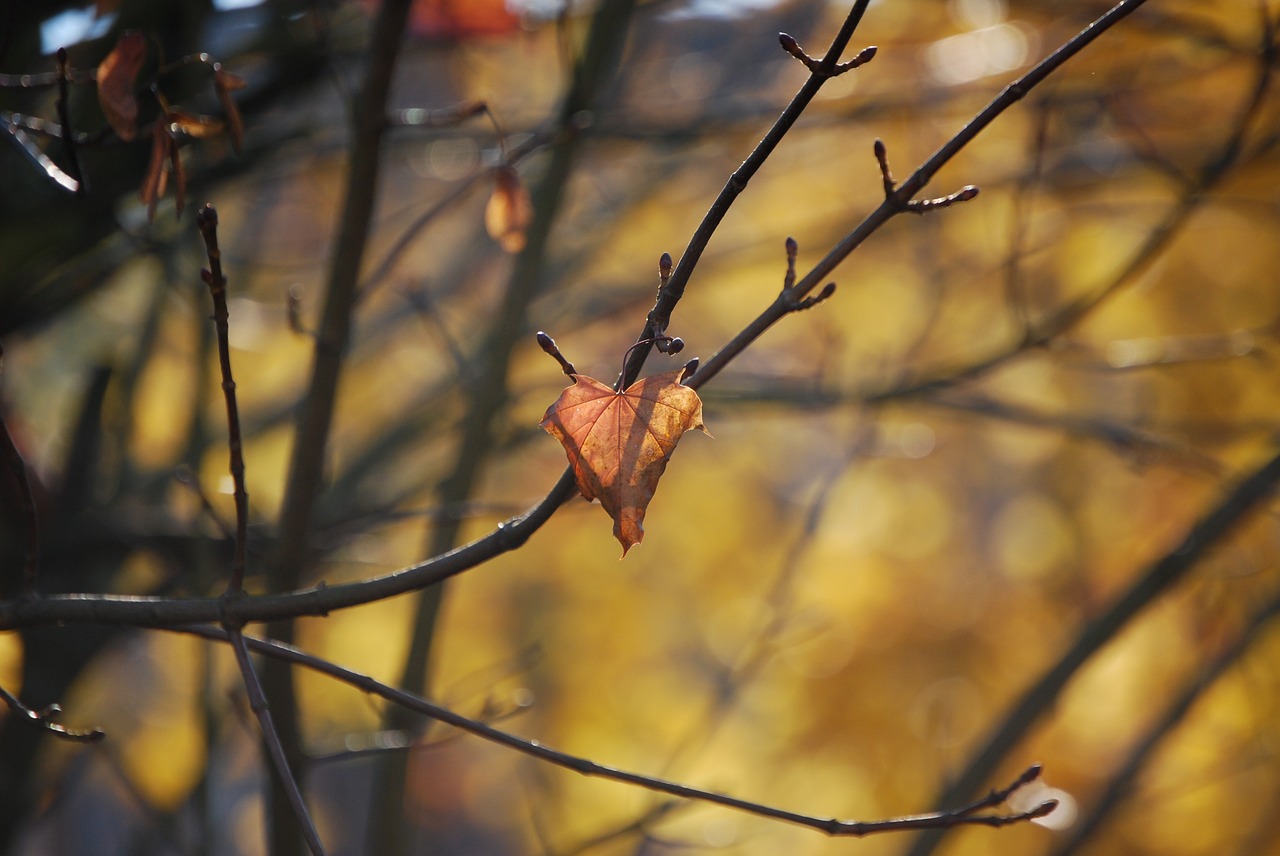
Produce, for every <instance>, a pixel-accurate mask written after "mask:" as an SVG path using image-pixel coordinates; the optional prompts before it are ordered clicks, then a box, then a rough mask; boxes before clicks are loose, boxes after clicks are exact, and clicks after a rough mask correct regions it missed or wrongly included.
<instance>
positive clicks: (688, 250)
mask: <svg viewBox="0 0 1280 856" xmlns="http://www.w3.org/2000/svg"><path fill="white" fill-rule="evenodd" d="M868 5H870V0H857V2H855V3H854V4H853V8H852V9H850V10H849V15H848V17H846V18H845V20H844V24H843V25H841V27H840V30H839V32H837V33H836V36H835V38H834V39H832V41H831V46H830V47H829V48H828V49H827V52H826V54H825V55H824V56H823V57H822V60H821V62H819V63H818V64H817V66H816V67H811V70H810V74H809V79H808V80H806V81H805V82H804V84H803V85H802V86H801V87H800V90H799V91H798V92H797V93H796V94H795V96H794V97H793V98H792V99H791V101H790V103H788V104H787V106H786V107H785V108H783V111H782V114H781V115H780V116H778V118H777V120H776V121H775V122H774V123H773V127H771V128H770V129H769V130H768V131H767V132H766V133H765V135H764V137H763V138H761V140H760V142H759V143H758V144H757V145H756V147H755V149H753V150H752V152H751V154H749V155H748V156H747V159H746V160H744V161H743V162H742V165H741V166H739V167H738V168H737V169H736V170H734V172H733V174H732V175H730V176H729V180H728V181H727V182H725V185H724V187H723V188H722V189H721V191H720V194H719V195H718V196H717V197H716V199H715V201H714V202H712V203H711V207H710V208H709V209H708V210H707V213H706V214H705V215H704V216H703V218H702V222H701V223H699V224H698V228H697V229H695V230H694V233H693V237H691V238H690V239H689V244H688V246H687V247H685V250H684V254H683V255H681V256H680V263H679V264H677V265H676V268H675V270H674V271H673V272H672V274H671V277H670V279H669V280H668V281H667V282H666V284H665V287H664V288H663V289H662V290H661V291H660V292H659V293H658V299H657V301H656V302H655V303H654V306H653V309H651V310H649V315H648V317H647V318H646V319H645V324H644V328H643V329H642V330H641V331H640V335H639V336H637V337H636V341H637V342H642V341H645V340H653V339H655V338H656V337H658V336H661V335H662V334H664V333H666V332H667V327H668V326H669V325H670V323H671V313H672V312H674V311H675V308H676V304H678V303H679V302H680V298H682V297H683V296H684V291H685V287H686V286H687V285H688V284H689V278H690V277H691V276H692V275H693V270H694V268H695V267H696V266H697V264H698V260H699V259H701V258H702V253H703V251H704V250H706V248H707V244H709V243H710V242H711V236H712V235H714V234H715V232H716V230H717V229H718V228H720V222H721V221H722V220H724V217H725V215H726V214H728V213H729V208H730V207H732V206H733V203H734V201H735V200H736V199H737V198H738V195H739V194H741V193H742V191H743V190H745V189H746V187H747V183H748V182H749V181H751V179H752V177H753V176H754V175H755V174H756V172H758V171H759V169H760V167H761V166H763V165H764V162H765V161H766V160H767V159H768V158H769V156H770V155H771V154H773V151H774V149H776V148H777V147H778V144H779V143H781V142H782V138H783V137H784V136H786V134H787V132H788V131H790V130H791V127H792V126H793V125H794V124H795V123H796V120H797V119H799V118H800V114H802V113H803V112H804V111H805V108H806V107H808V106H809V102H811V101H812V100H813V99H814V97H815V96H816V95H817V94H818V90H819V89H821V88H822V85H823V84H824V83H826V82H827V81H828V80H830V79H831V76H832V70H833V69H835V68H836V66H837V64H838V63H839V60H840V54H842V53H843V52H844V49H845V48H846V47H847V46H848V44H849V40H850V39H852V38H853V33H854V31H855V30H856V29H857V28H858V24H860V23H861V22H862V16H863V14H864V13H865V12H866V11H867V6H868ZM786 39H791V37H790V36H787V37H786ZM786 39H783V40H782V45H783V48H784V49H787V50H788V51H789V52H791V51H790V49H789V48H788V47H787V41H786ZM794 41H795V40H794V39H791V42H793V43H794ZM796 50H797V51H798V50H799V46H798V45H797V46H796ZM801 53H803V51H801ZM864 53H865V52H864ZM793 55H794V53H793ZM862 55H863V54H859V56H862ZM872 55H874V51H873V52H872ZM870 58H871V57H870V56H867V57H866V59H870ZM863 61H864V62H865V61H866V60H863ZM832 267H834V265H833V266H832ZM650 347H651V346H645V347H642V348H638V349H637V350H636V351H635V352H634V353H633V354H632V356H631V359H630V360H628V361H627V365H626V367H625V369H624V370H623V372H622V375H621V377H619V378H618V384H617V388H618V389H625V388H626V387H627V386H630V385H631V384H632V383H634V382H635V380H636V378H638V377H639V376H640V369H641V368H642V367H643V366H644V361H645V359H646V358H647V357H648V356H649V349H650Z"/></svg>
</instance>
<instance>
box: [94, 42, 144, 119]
mask: <svg viewBox="0 0 1280 856" xmlns="http://www.w3.org/2000/svg"><path fill="white" fill-rule="evenodd" d="M146 58H147V40H146V38H145V37H144V36H143V35H142V33H138V32H128V33H124V34H123V35H121V36H120V39H119V41H117V42H116V46H115V47H114V48H112V50H111V53H109V54H107V57H106V59H104V60H103V61H102V62H101V63H100V64H99V65H98V103H99V104H100V105H101V106H102V113H103V115H104V116H106V118H107V122H108V123H109V124H110V125H111V129H112V130H113V131H115V132H116V136H118V137H119V138H120V139H122V140H132V139H133V138H134V137H135V136H136V135H137V132H138V129H137V121H138V100H137V99H136V98H135V97H134V94H133V93H134V81H135V80H136V79H137V77H138V71H139V70H140V69H141V68H142V64H143V62H145V61H146Z"/></svg>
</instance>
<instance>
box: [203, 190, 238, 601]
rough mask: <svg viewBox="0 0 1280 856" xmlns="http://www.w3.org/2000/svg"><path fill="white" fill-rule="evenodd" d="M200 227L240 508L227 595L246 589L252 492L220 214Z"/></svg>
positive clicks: (211, 214)
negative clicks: (238, 401) (220, 246)
mask: <svg viewBox="0 0 1280 856" xmlns="http://www.w3.org/2000/svg"><path fill="white" fill-rule="evenodd" d="M196 227H197V228H198V229H199V230H200V236H201V237H202V238H204V246H205V250H206V252H207V254H208V256H209V269H208V270H204V271H201V277H202V278H203V279H204V282H205V284H206V285H208V286H209V294H210V296H211V297H212V298H213V324H214V328H215V329H216V331H217V336H218V365H219V367H220V368H221V369H222V395H223V397H224V398H225V399H226V403H227V447H228V449H229V452H230V458H231V462H230V468H231V481H232V489H233V491H234V498H235V505H236V533H235V552H234V558H233V559H232V563H231V578H230V579H229V580H228V581H227V594H231V595H234V594H239V593H240V592H242V591H243V590H244V572H245V551H246V549H247V547H246V544H247V542H248V532H249V493H248V491H246V490H245V484H244V444H243V442H242V440H241V437H240V409H239V407H238V406H237V405H236V382H235V380H234V379H233V378H232V376H231V341H230V328H229V326H228V317H229V315H228V312H227V278H226V277H225V276H224V275H223V273H222V251H221V250H220V249H218V212H217V210H215V209H214V207H213V206H212V205H209V204H205V206H204V207H202V208H201V209H200V210H199V211H198V212H196Z"/></svg>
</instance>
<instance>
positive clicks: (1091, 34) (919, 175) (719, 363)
mask: <svg viewBox="0 0 1280 856" xmlns="http://www.w3.org/2000/svg"><path fill="white" fill-rule="evenodd" d="M1145 2H1146V0H1122V2H1120V3H1119V4H1117V5H1116V6H1115V7H1114V8H1112V9H1111V10H1110V11H1109V12H1107V13H1106V14H1104V15H1102V16H1101V17H1099V18H1098V19H1097V20H1096V21H1094V22H1093V23H1092V24H1090V25H1089V26H1088V27H1086V28H1085V29H1084V30H1082V31H1081V32H1080V33H1078V34H1077V35H1075V36H1074V37H1072V38H1071V39H1070V40H1069V41H1067V42H1066V43H1065V44H1064V45H1062V46H1061V47H1060V48H1058V49H1057V50H1056V51H1054V52H1053V53H1052V54H1050V55H1049V56H1048V57H1046V58H1045V59H1044V60H1042V61H1041V62H1040V63H1039V64H1038V65H1036V66H1035V68H1033V69H1031V70H1030V71H1029V72H1027V73H1026V74H1024V75H1023V76H1022V77H1020V78H1018V79H1017V80H1015V81H1014V82H1013V83H1011V84H1009V85H1008V86H1007V87H1005V89H1004V91H1002V92H1001V93H1000V94H999V95H997V96H996V97H995V98H994V99H993V100H992V101H991V103H990V104H988V105H987V106H986V107H984V108H983V109H982V110H981V111H980V112H979V113H978V115H976V116H975V117H974V118H973V119H971V120H970V121H969V122H968V124H966V125H965V126H964V127H963V128H961V129H960V131H958V132H957V133H956V135H955V136H954V137H952V138H951V139H949V140H948V141H947V142H946V143H944V144H943V146H942V147H941V148H940V149H938V151H936V152H934V153H933V154H932V155H931V156H930V157H929V158H928V159H927V160H926V161H925V162H924V163H922V164H921V165H920V166H919V167H917V168H916V170H915V172H913V173H912V174H911V176H910V177H909V178H908V179H907V180H906V181H904V182H902V183H901V184H894V183H892V176H889V175H888V174H887V173H888V167H887V164H885V165H883V167H882V178H884V180H885V191H886V192H885V201H884V202H882V203H881V204H880V206H879V207H877V208H876V210H875V211H872V212H871V213H870V214H868V215H867V217H866V218H865V219H864V220H863V221H862V222H861V223H859V224H858V225H857V227H855V228H854V229H853V231H851V232H850V233H849V234H848V235H846V236H845V237H844V238H842V239H841V240H840V242H839V243H838V244H836V245H835V247H833V248H832V249H831V251H830V252H829V253H827V255H826V257H825V258H823V259H822V261H820V262H819V263H818V264H817V265H815V266H814V268H813V269H812V270H810V271H809V273H807V274H805V276H804V278H803V279H802V280H800V281H799V282H798V283H796V284H795V286H794V287H793V288H790V289H786V290H784V291H783V292H782V293H781V294H779V295H778V298H777V299H776V300H774V302H773V303H772V304H770V306H769V307H768V308H767V309H766V310H765V311H764V312H762V313H761V314H760V315H759V316H757V317H756V319H755V320H754V321H752V322H751V323H750V324H748V325H747V326H746V328H744V329H743V330H742V332H741V333H739V334H738V335H737V336H735V337H734V338H733V340H732V341H730V343H729V344H728V345H726V346H725V347H724V348H723V349H721V350H720V351H719V352H717V353H716V354H715V355H714V356H712V357H711V359H710V360H708V361H707V364H706V365H705V366H704V367H703V369H702V372H701V373H700V374H701V375H702V378H701V379H700V380H699V381H698V383H699V384H701V383H706V381H708V380H710V379H711V378H712V377H714V376H715V375H717V374H719V373H720V372H721V371H722V370H723V369H724V367H725V366H726V365H727V364H728V363H729V362H730V361H731V360H732V359H733V358H734V357H736V356H737V355H738V354H739V353H741V352H742V351H743V350H745V349H746V347H747V346H748V345H750V344H751V343H752V342H754V341H755V340H756V339H758V338H759V337H760V336H761V335H763V334H764V332H765V331H766V330H768V329H769V328H770V327H772V326H773V325H774V324H776V323H777V322H778V321H779V320H780V319H781V318H783V317H784V316H786V315H788V314H790V313H791V312H794V311H795V304H796V302H797V301H798V300H799V299H800V298H802V297H804V296H805V295H807V294H808V293H809V292H811V291H813V290H814V289H815V288H817V287H818V284H819V283H821V282H823V280H825V279H826V278H827V277H828V276H830V274H831V273H832V271H834V270H835V269H836V267H837V266H838V265H839V264H840V263H841V262H843V261H844V260H845V259H846V258H847V257H848V256H849V254H850V253H852V252H853V251H854V250H855V249H857V248H858V247H859V246H861V245H862V243H863V242H864V241H866V240H867V238H869V237H871V235H873V234H874V233H875V232H876V231H877V230H878V229H879V228H880V227H881V226H883V225H884V224H885V223H887V222H888V221H889V220H890V219H891V218H893V217H894V216H895V215H897V214H899V213H901V212H903V211H905V210H908V205H907V203H909V202H911V201H912V200H913V198H914V197H915V195H916V194H917V193H919V192H920V191H921V190H922V189H924V187H925V185H926V184H928V183H929V180H930V179H931V178H933V176H934V174H936V173H937V172H938V170H940V169H942V167H943V166H945V165H946V164H947V163H948V162H949V161H950V160H951V159H952V158H953V157H955V156H956V155H957V154H958V153H959V152H960V151H961V150H962V149H963V148H964V147H965V146H967V145H968V144H969V143H971V142H972V141H973V139H974V138H975V137H977V136H978V134H979V133H981V132H982V131H983V130H984V129H985V128H986V127H987V126H988V125H990V124H991V123H992V122H994V121H995V120H996V118H997V117H998V116H1000V114H1001V113H1003V112H1004V111H1005V110H1008V109H1009V108H1010V107H1012V106H1013V105H1014V104H1016V103H1017V102H1018V101H1020V100H1021V99H1022V98H1024V97H1025V96H1026V94H1027V93H1028V92H1030V91H1031V90H1032V89H1033V88H1034V87H1035V86H1036V85H1038V84H1039V83H1041V82H1042V81H1043V80H1044V79H1045V78H1047V77H1048V76H1049V75H1050V74H1052V73H1053V72H1054V71H1056V70H1057V69H1058V68H1059V67H1061V66H1062V64H1063V63H1065V62H1066V61H1067V60H1069V59H1071V58H1072V57H1073V56H1075V55H1076V54H1078V53H1079V52H1080V51H1082V50H1083V49H1084V48H1085V47H1086V46H1087V45H1089V44H1090V43H1092V42H1093V41H1094V40H1095V39H1097V38H1098V37H1099V36H1101V35H1102V34H1103V33H1104V32H1106V31H1107V30H1108V29H1110V28H1111V27H1113V26H1115V25H1116V24H1117V23H1119V22H1120V21H1121V20H1122V19H1124V18H1125V17H1126V16H1127V15H1129V14H1131V13H1132V12H1134V11H1135V10H1136V9H1137V8H1138V7H1139V6H1141V5H1142V4H1143V3H1145ZM879 151H880V148H879V147H877V148H876V154H877V155H879ZM971 192H973V191H969V190H961V191H959V192H958V194H953V196H958V195H959V194H964V193H971ZM946 198H947V197H943V199H946ZM930 201H932V202H934V203H935V204H934V205H933V207H938V204H937V202H938V201H935V200H930ZM954 201H959V200H958V199H955V200H953V202H954ZM948 204H951V203H948ZM683 264H684V260H683V259H682V260H681V265H682V266H683ZM678 273H679V269H677V274H678ZM673 279H674V277H673ZM828 285H829V284H828ZM825 287H826V286H824V288H825ZM637 368H638V367H637Z"/></svg>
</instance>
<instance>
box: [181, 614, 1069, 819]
mask: <svg viewBox="0 0 1280 856" xmlns="http://www.w3.org/2000/svg"><path fill="white" fill-rule="evenodd" d="M171 629H173V630H175V631H177V632H181V633H192V634H195V635H197V636H203V637H204V638H206V639H218V640H228V639H230V641H232V643H233V644H235V639H234V638H231V637H230V635H229V634H228V633H227V632H226V631H224V630H220V629H218V628H214V627H204V626H196V627H174V628H171ZM240 644H242V645H243V646H244V647H246V648H253V649H254V650H255V651H257V652H259V653H262V654H265V655H267V656H270V657H273V658H277V659H280V660H283V661H285V662H288V663H291V664H293V665H297V666H303V667H305V668H307V669H311V670H313V671H316V672H320V673H322V674H325V675H329V676H330V677H333V678H336V679H337V680H340V681H342V682H343V683H346V684H349V685H350V686H353V687H355V688H357V689H359V690H362V691H363V692H366V693H369V694H371V695H376V696H379V697H381V698H384V699H387V700H388V701H390V702H392V703H393V704H396V705H398V706H401V707H404V708H407V709H409V710H413V711H416V712H417V713H420V714H422V715H424V716H427V717H430V718H431V719H435V720H438V721H440V722H443V723H445V724H446V725H451V726H453V727H454V728H458V729H461V730H462V731H466V732H467V733H469V734H473V735H475V736H477V737H480V738H482V739H484V740H488V741H490V742H491V743H496V744H498V745H500V746H505V747H507V748H508V749H514V750H515V751H517V752H521V753H523V754H525V755H529V756H531V757H534V758H538V759H540V760H542V761H546V762H548V763H550V764H554V765H555V766H557V767H562V768H564V769H567V770H572V771H573V772H575V773H581V774H582V775H584V776H594V777H597V778H603V779H609V780H610V781H615V782H621V783H624V784H629V785H636V786H638V787H642V788H645V789H647V790H652V791H657V792H658V793H664V794H669V795H671V796H675V797H680V798H682V799H689V800H697V801H699V802H704V803H710V804H712V805H719V806H723V807H725V808H731V809H735V810H737V811H743V812H747V813H749V814H753V815H756V816H758V817H767V818H771V819H773V820H780V821H785V822H787V823H793V824H797V825H799V826H805V827H808V828H810V829H815V830H818V831H819V832H823V833H826V834H827V835H832V836H853V837H861V836H864V835H872V834H875V833H882V832H895V831H897V832H901V831H906V830H922V829H948V828H951V827H954V826H992V827H997V826H1007V825H1009V824H1013V823H1021V822H1023V821H1027V820H1031V819H1034V818H1037V817H1043V816H1044V815H1046V814H1048V813H1049V812H1050V811H1052V810H1053V809H1054V808H1055V806H1056V804H1055V803H1053V802H1047V803H1044V804H1042V805H1039V806H1036V807H1035V808H1033V809H1031V810H1030V811H1025V812H1014V813H1009V814H984V813H983V812H986V811H988V810H989V809H993V808H996V807H997V806H999V805H1001V804H1002V803H1004V802H1005V800H1006V799H1008V797H1009V796H1010V794H1012V793H1013V792H1014V791H1016V790H1018V789H1019V788H1022V787H1024V786H1025V785H1027V784H1028V783H1030V782H1032V781H1034V780H1035V779H1037V778H1038V777H1039V775H1040V768H1039V767H1038V766H1033V767H1031V768H1029V769H1027V770H1026V771H1025V772H1023V773H1022V774H1021V775H1020V776H1018V778H1016V779H1015V780H1014V781H1012V782H1011V783H1009V784H1008V785H1007V786H1005V787H1003V788H1000V789H997V790H993V791H991V792H990V793H988V794H987V795H986V796H985V797H982V798H981V799H977V800H974V801H973V802H970V803H968V804H967V805H964V806H961V807H960V808H957V809H952V810H949V811H939V812H931V813H929V814H918V815H910V816H907V817H896V818H889V819H887V820H840V819H837V818H827V817H816V816H813V815H808V814H802V813H800V812H794V811H789V810H787V809H783V808H779V807H776V806H770V805H765V804H763V803H758V802H753V801H751V800H744V799H740V798H738V797H733V796H729V795H727V794H723V793H719V792H716V791H708V790H704V789H702V788H695V787H692V786H690V785H684V784H681V783H679V782H670V781H666V780H664V779H658V778H654V777H653V776H646V775H643V774H641V773H634V772H631V771H628V770H620V769H618V768H616V767H610V766H607V765H605V764H600V763H597V762H595V761H592V760H590V759H588V758H581V757H578V756H575V755H570V754H568V753H565V752H560V751H558V750H556V749H552V748H551V747H550V746H547V745H546V744H544V743H541V742H539V741H537V740H529V739H526V738H524V737H518V736H516V735H514V734H511V733H510V732H507V731H503V730H501V729H499V728H495V727H494V726H492V725H490V724H488V723H486V722H481V721H480V720H477V719H472V718H470V717H466V716H463V715H462V714H460V713H456V712H454V711H452V710H449V709H448V708H445V707H441V706H440V705H437V704H433V703H431V702H429V701H427V700H426V699H424V698H421V697H420V696H417V695H414V694H412V693H407V692H405V691H404V690H399V689H396V688H395V687H391V686H388V685H386V684H383V683H381V682H379V681H376V680H374V679H373V678H370V677H369V676H367V675H363V674H360V673H359V672H355V671H352V670H350V669H346V668H343V667H342V666H339V665H337V664H336V663H332V662H330V661H328V660H325V659H322V658H319V657H315V656H313V655H311V654H308V653H306V652H304V651H300V650H298V649H297V648H294V647H292V646H288V645H283V644H281V643H279V642H273V641H270V640H266V639H255V638H253V637H250V636H243V635H241V636H240ZM239 650H240V649H239V648H237V657H240V656H242V655H241V654H240V653H239Z"/></svg>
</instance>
